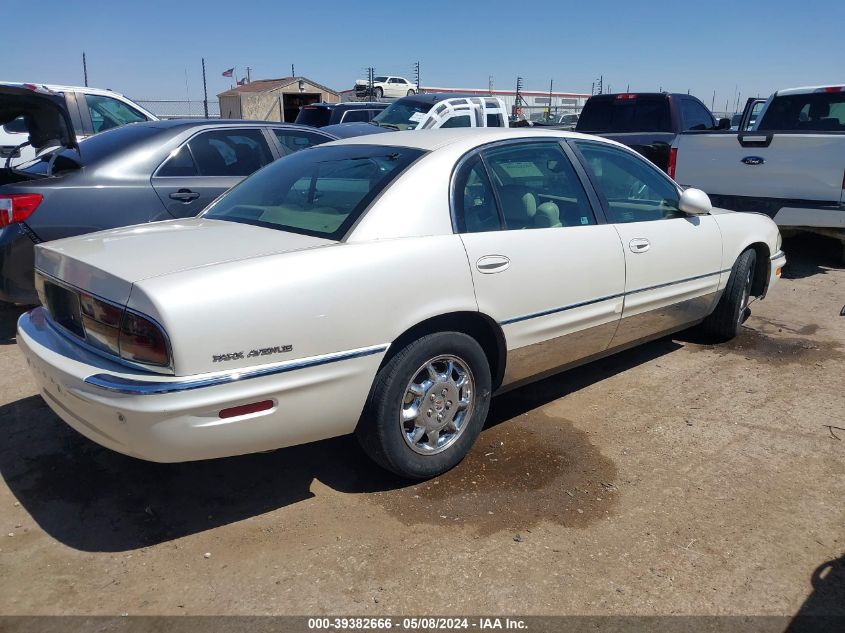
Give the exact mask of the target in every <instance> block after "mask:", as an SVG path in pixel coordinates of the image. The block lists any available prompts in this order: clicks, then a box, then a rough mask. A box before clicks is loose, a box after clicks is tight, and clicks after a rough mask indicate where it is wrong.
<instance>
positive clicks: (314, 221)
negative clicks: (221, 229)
mask: <svg viewBox="0 0 845 633" xmlns="http://www.w3.org/2000/svg"><path fill="white" fill-rule="evenodd" d="M422 153H423V152H422V151H421V150H418V149H409V148H406V147H384V146H379V145H340V146H336V147H331V146H329V147H315V148H312V149H306V150H303V151H301V152H298V153H296V154H292V155H290V156H286V157H285V158H281V159H279V160H277V161H276V162H274V163H271V164H270V165H268V166H267V167H265V168H264V169H262V170H260V171H258V172H256V173H255V174H253V175H252V176H250V177H249V178H247V179H246V180H244V181H243V182H242V183H241V184H240V185H238V186H236V187H235V188H233V189H231V190H230V191H229V193H227V194H225V195H224V196H222V197H221V198H219V199H218V200H217V202H215V203H214V204H213V205H212V206H211V207H209V208H208V210H207V211H206V212H205V213H204V214H203V217H205V218H210V219H213V220H228V221H230V222H242V223H244V224H253V225H255V226H263V227H266V228H270V229H278V230H281V231H290V232H291V233H301V234H304V235H312V236H315V237H323V238H326V239H331V240H339V239H341V238H342V237H343V236H344V235H345V234H346V232H347V231H348V230H349V228H350V227H351V226H352V225H353V224H354V223H355V221H356V220H357V219H358V218H359V217H360V216H361V214H362V213H363V212H364V210H365V209H366V208H367V206H368V205H369V204H370V202H372V200H373V199H374V198H375V197H376V196H377V195H378V194H379V193H380V192H381V191H382V190H384V189H385V187H387V185H388V184H389V183H390V182H391V181H392V180H393V179H394V178H396V176H398V175H399V174H400V173H401V172H402V171H403V170H404V169H405V168H406V167H407V166H408V165H410V164H411V163H412V162H413V161H414V160H416V159H417V158H418V157H419V156H421V155H422Z"/></svg>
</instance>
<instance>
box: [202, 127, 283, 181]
mask: <svg viewBox="0 0 845 633" xmlns="http://www.w3.org/2000/svg"><path fill="white" fill-rule="evenodd" d="M188 147H189V148H190V150H191V154H192V155H193V157H194V161H195V162H196V165H197V169H198V171H199V175H200V176H248V175H249V174H251V173H252V172H254V171H258V170H259V169H261V168H262V167H263V166H264V165H266V164H268V163H270V162H271V161H272V156H271V155H270V148H269V147H268V146H267V141H266V140H265V139H264V135H263V134H262V133H261V131H260V130H255V129H252V130H250V129H240V130H219V131H217V130H215V131H211V132H203V133H201V134H197V135H196V136H195V137H194V138H192V139H191V140H190V141H188Z"/></svg>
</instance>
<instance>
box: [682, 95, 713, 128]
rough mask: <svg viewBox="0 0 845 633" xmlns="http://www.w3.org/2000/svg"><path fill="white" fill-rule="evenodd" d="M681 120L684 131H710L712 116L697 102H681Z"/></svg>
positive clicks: (684, 100)
mask: <svg viewBox="0 0 845 633" xmlns="http://www.w3.org/2000/svg"><path fill="white" fill-rule="evenodd" d="M681 118H682V119H683V120H684V129H685V130H710V129H712V128H713V116H712V115H711V114H710V112H709V111H708V110H707V108H705V107H704V106H703V105H701V104H700V103H699V102H698V101H693V100H692V99H682V100H681Z"/></svg>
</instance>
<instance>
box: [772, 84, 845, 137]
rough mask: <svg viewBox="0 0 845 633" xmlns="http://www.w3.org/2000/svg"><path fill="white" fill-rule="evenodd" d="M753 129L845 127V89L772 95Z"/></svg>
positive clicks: (838, 129) (827, 129)
mask: <svg viewBox="0 0 845 633" xmlns="http://www.w3.org/2000/svg"><path fill="white" fill-rule="evenodd" d="M756 129H758V130H815V131H821V132H842V131H845V92H813V93H810V94H799V95H786V96H782V97H775V98H774V99H772V102H771V103H770V104H769V107H768V109H767V110H766V112H765V113H764V114H763V119H762V120H761V121H760V123H759V125H758V126H757V128H756Z"/></svg>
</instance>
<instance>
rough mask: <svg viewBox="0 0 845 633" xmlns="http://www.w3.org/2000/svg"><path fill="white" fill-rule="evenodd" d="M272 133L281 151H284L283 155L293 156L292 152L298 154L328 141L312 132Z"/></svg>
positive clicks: (285, 131)
mask: <svg viewBox="0 0 845 633" xmlns="http://www.w3.org/2000/svg"><path fill="white" fill-rule="evenodd" d="M273 133H274V134H275V135H276V139H277V140H278V141H279V144H280V145H281V146H282V150H283V151H284V153H285V155H287V154H293V153H294V152H298V151H299V150H301V149H305V148H307V147H313V146H314V145H320V144H322V143H325V142H326V141H328V140H330V139H329V138H328V137H325V136H323V135H321V134H315V133H314V132H300V131H292V130H273Z"/></svg>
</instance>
